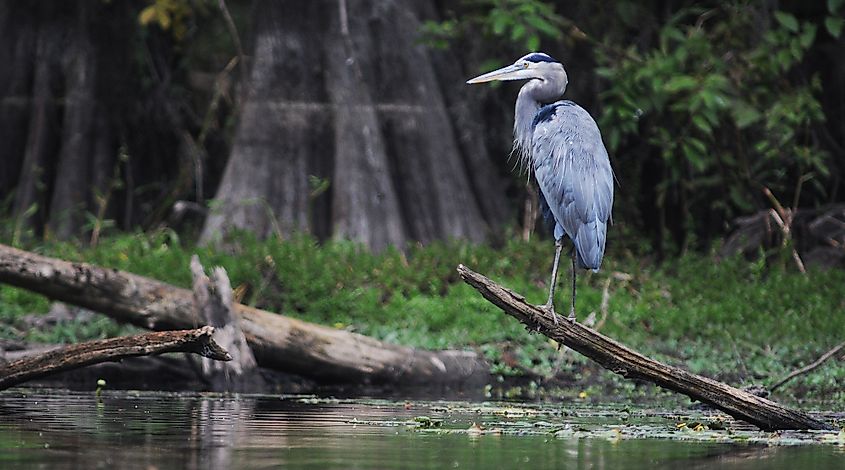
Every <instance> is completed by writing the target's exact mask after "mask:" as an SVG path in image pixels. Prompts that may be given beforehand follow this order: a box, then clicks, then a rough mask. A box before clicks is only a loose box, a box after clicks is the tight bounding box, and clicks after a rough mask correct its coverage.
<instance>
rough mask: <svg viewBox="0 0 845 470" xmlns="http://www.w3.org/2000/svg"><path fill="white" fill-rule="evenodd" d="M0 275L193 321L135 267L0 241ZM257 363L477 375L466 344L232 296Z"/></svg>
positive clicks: (95, 302) (480, 371) (172, 324)
mask: <svg viewBox="0 0 845 470" xmlns="http://www.w3.org/2000/svg"><path fill="white" fill-rule="evenodd" d="M0 282H5V283H8V284H11V285H14V286H18V287H22V288H25V289H29V290H32V291H35V292H38V293H40V294H43V295H46V296H47V297H50V298H53V299H56V300H60V301H62V302H67V303H70V304H74V305H78V306H82V307H85V308H88V309H91V310H96V311H99V312H102V313H104V314H106V315H109V316H111V317H112V318H115V319H117V320H119V321H122V322H126V323H131V324H134V325H138V326H141V327H143V328H149V329H153V330H172V329H180V328H190V327H194V326H196V325H197V323H198V319H197V318H196V316H195V314H194V313H193V302H192V298H193V295H192V293H191V291H189V290H187V289H181V288H178V287H174V286H171V285H168V284H165V283H163V282H159V281H156V280H153V279H149V278H146V277H142V276H138V275H135V274H131V273H127V272H122V271H118V270H116V269H107V268H101V267H97V266H92V265H90V264H86V263H71V262H67V261H62V260H58V259H54V258H48V257H45V256H40V255H36V254H34V253H29V252H26V251H22V250H18V249H15V248H12V247H9V246H5V245H0ZM234 308H235V311H236V312H237V314H238V315H239V317H240V326H241V329H242V330H243V332H244V335H245V336H246V339H247V342H248V343H249V345H250V348H251V349H252V352H253V354H254V355H255V359H256V360H257V361H258V365H260V366H262V367H268V368H271V369H276V370H281V371H285V372H292V373H296V374H299V375H302V376H304V377H309V378H313V379H315V380H318V381H321V382H335V383H337V382H346V383H362V382H363V383H401V384H427V385H450V386H456V385H460V384H467V383H473V384H477V383H483V381H486V380H487V379H488V378H489V366H488V365H487V363H486V362H485V361H484V360H483V359H482V358H481V357H479V356H478V355H477V354H476V353H474V352H472V351H452V350H447V351H426V350H421V349H414V348H409V347H405V346H399V345H394V344H389V343H384V342H382V341H379V340H376V339H374V338H370V337H367V336H364V335H359V334H356V333H350V332H348V331H344V330H338V329H334V328H329V327H326V326H321V325H315V324H313V323H308V322H305V321H302V320H297V319H295V318H289V317H285V316H283V315H278V314H274V313H271V312H267V311H264V310H260V309H257V308H252V307H248V306H246V305H241V304H237V303H236V304H234Z"/></svg>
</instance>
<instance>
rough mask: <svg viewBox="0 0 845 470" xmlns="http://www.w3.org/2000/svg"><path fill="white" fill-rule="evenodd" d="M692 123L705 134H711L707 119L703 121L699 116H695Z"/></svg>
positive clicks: (711, 129)
mask: <svg viewBox="0 0 845 470" xmlns="http://www.w3.org/2000/svg"><path fill="white" fill-rule="evenodd" d="M692 123H693V124H694V125H695V127H697V128H699V129H700V130H702V131H703V132H704V133H705V134H708V135H709V134H710V133H711V132H713V128H712V127H711V126H710V123H709V122H707V119H704V118H703V117H702V116H701V115H699V114H696V115H694V116H693V117H692Z"/></svg>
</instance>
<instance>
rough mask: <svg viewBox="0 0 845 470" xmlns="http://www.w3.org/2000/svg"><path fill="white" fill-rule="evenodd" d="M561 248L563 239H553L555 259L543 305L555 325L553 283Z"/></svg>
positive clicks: (555, 280) (554, 282)
mask: <svg viewBox="0 0 845 470" xmlns="http://www.w3.org/2000/svg"><path fill="white" fill-rule="evenodd" d="M562 248H563V239H562V238H561V239H558V240H555V260H554V263H552V279H551V281H550V282H549V300H548V301H547V302H546V305H545V306H544V307H545V308H546V310H549V311H551V312H552V319H553V320H554V321H555V325H557V314H555V304H554V298H555V284H557V267H558V264H559V263H560V251H561V249H562Z"/></svg>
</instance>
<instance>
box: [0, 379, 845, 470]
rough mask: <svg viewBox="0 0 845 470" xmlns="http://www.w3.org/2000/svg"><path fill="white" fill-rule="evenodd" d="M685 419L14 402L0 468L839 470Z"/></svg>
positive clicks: (602, 410)
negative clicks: (807, 469) (826, 469)
mask: <svg viewBox="0 0 845 470" xmlns="http://www.w3.org/2000/svg"><path fill="white" fill-rule="evenodd" d="M683 413H684V414H680V415H679V414H678V413H669V412H655V411H651V410H647V409H631V408H624V409H623V407H620V406H608V407H601V406H590V407H582V408H573V407H571V406H567V405H555V406H550V405H543V406H541V405H518V404H513V403H510V404H507V403H505V404H502V403H499V404H495V403H494V404H479V403H457V402H425V403H423V402H413V403H410V402H389V401H378V400H346V401H344V400H326V399H316V398H311V397H276V396H249V395H240V396H221V395H211V394H204V395H203V394H199V395H194V394H191V395H185V394H166V393H150V392H135V393H133V392H105V393H104V394H103V396H102V397H100V398H97V397H96V396H95V395H94V393H73V392H68V391H50V390H27V389H16V390H10V391H6V392H2V393H0V468H2V469H11V468H109V469H111V468H121V469H122V468H127V469H130V468H141V469H170V468H201V469H217V468H233V469H234V468H282V467H284V468H304V469H332V468H337V469H359V468H360V469H371V468H402V469H443V468H484V469H498V468H517V467H519V468H525V469H531V470H541V469H546V468H573V469H587V468H596V469H625V470H629V469H639V468H648V469H659V468H674V469H677V468H684V469H688V468H710V467H718V468H737V469H755V468H760V469H763V468H765V469H779V468H783V469H797V468H813V469H823V468H845V451H843V436H841V435H838V434H832V433H791V434H786V433H784V434H780V435H773V434H770V433H762V432H757V431H753V430H751V429H750V428H748V427H742V426H741V425H738V424H736V423H730V422H729V423H728V428H729V429H730V431H728V430H699V431H694V430H691V428H693V427H695V426H696V425H697V424H699V423H702V424H704V425H707V424H708V423H710V424H711V425H712V423H715V422H718V420H719V419H720V418H719V417H718V416H717V415H715V414H699V415H696V416H689V415H687V414H686V413H689V412H688V411H684V412H683ZM474 423H475V424H477V425H474ZM679 423H684V424H679ZM713 426H714V427H718V426H715V425H713Z"/></svg>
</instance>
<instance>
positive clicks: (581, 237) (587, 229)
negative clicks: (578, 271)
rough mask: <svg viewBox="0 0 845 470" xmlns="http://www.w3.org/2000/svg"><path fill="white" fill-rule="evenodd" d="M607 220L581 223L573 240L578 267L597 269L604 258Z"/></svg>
mask: <svg viewBox="0 0 845 470" xmlns="http://www.w3.org/2000/svg"><path fill="white" fill-rule="evenodd" d="M606 235H607V222H602V221H600V220H593V221H591V222H587V223H586V224H584V225H582V226H581V228H580V229H579V230H578V234H577V235H576V236H575V239H574V240H573V241H574V242H575V254H576V257H577V262H578V267H580V268H584V269H592V270H593V271H598V270H599V268H600V267H601V260H602V258H604V244H605V240H606Z"/></svg>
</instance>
